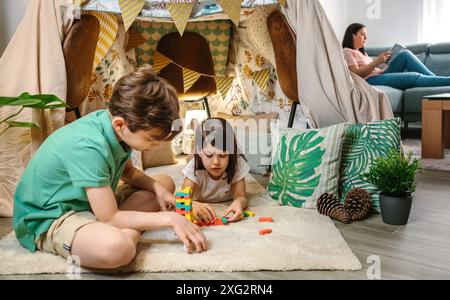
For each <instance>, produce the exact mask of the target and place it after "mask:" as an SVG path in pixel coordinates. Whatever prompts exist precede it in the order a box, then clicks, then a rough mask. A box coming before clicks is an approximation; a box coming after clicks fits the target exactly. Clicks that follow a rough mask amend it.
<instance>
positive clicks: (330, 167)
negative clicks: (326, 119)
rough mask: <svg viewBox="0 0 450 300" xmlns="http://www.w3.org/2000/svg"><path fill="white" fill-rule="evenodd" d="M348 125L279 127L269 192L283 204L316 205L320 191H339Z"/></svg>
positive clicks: (296, 205)
mask: <svg viewBox="0 0 450 300" xmlns="http://www.w3.org/2000/svg"><path fill="white" fill-rule="evenodd" d="M346 127H347V124H339V125H334V126H330V127H327V128H322V129H303V130H298V129H280V130H279V138H278V144H277V146H276V148H277V149H276V150H275V151H276V154H275V157H274V161H273V170H272V175H271V177H270V181H269V185H268V187H267V188H268V192H269V195H270V196H271V197H272V198H273V199H274V200H276V201H278V202H279V203H280V204H281V205H291V206H294V207H302V208H316V206H317V199H318V198H319V197H320V195H322V194H323V193H331V194H337V192H338V183H339V164H340V159H341V150H342V144H343V140H344V136H345V129H346ZM274 136H275V135H274Z"/></svg>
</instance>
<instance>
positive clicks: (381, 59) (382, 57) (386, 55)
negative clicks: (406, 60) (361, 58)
mask: <svg viewBox="0 0 450 300" xmlns="http://www.w3.org/2000/svg"><path fill="white" fill-rule="evenodd" d="M391 56H392V53H391V52H389V51H385V52H382V53H380V55H378V57H377V58H376V59H377V62H378V63H379V64H383V63H385V62H387V61H388V59H389V58H390V57H391Z"/></svg>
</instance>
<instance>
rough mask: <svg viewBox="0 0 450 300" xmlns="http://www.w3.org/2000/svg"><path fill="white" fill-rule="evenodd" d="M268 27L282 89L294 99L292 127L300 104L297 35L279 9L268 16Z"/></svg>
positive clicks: (290, 120)
mask: <svg viewBox="0 0 450 300" xmlns="http://www.w3.org/2000/svg"><path fill="white" fill-rule="evenodd" d="M267 27H268V28H269V35H270V38H271V40H272V44H273V48H274V52H275V62H276V64H277V66H276V69H277V73H278V79H279V82H280V86H281V89H282V90H283V92H284V94H285V95H286V96H287V97H288V98H289V99H291V100H292V101H294V103H293V104H292V108H291V113H290V116H289V122H288V127H289V128H292V125H293V124H294V117H295V112H296V110H297V105H298V104H299V97H298V86H297V61H296V57H297V54H296V53H297V52H296V36H295V33H294V31H293V30H292V28H291V27H290V26H289V23H288V21H287V20H286V17H285V16H284V15H283V14H282V13H281V12H280V11H278V10H277V11H274V12H273V13H271V14H270V15H269V17H268V18H267Z"/></svg>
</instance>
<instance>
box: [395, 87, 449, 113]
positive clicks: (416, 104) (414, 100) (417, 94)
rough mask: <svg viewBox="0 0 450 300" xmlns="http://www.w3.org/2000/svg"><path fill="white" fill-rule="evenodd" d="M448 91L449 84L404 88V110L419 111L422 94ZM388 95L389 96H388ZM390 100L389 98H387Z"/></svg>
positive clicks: (409, 111)
mask: <svg viewBox="0 0 450 300" xmlns="http://www.w3.org/2000/svg"><path fill="white" fill-rule="evenodd" d="M444 93H450V86H438V87H417V88H411V89H407V90H405V92H404V93H403V102H404V110H405V111H404V112H405V113H421V111H422V99H423V97H424V96H428V95H435V94H444ZM388 97H389V96H388ZM389 100H390V99H389Z"/></svg>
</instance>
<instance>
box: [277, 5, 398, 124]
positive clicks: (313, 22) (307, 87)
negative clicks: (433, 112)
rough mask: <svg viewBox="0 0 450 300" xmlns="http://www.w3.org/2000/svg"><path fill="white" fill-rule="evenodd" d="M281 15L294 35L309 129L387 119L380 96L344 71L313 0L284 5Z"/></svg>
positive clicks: (325, 20) (387, 106)
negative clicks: (295, 35)
mask: <svg viewBox="0 0 450 300" xmlns="http://www.w3.org/2000/svg"><path fill="white" fill-rule="evenodd" d="M284 13H285V14H286V16H287V19H288V21H289V23H290V25H291V27H292V28H293V29H294V31H295V32H296V33H297V77H298V78H297V79H298V86H299V97H300V104H301V105H302V109H303V112H304V114H305V117H306V118H307V119H308V123H309V124H310V125H311V126H312V127H315V128H322V127H327V126H329V125H333V124H337V123H342V122H352V123H365V122H371V121H376V120H382V119H389V118H393V113H392V108H391V105H390V103H389V101H388V99H387V97H386V95H385V94H384V93H383V92H382V91H380V90H377V89H375V88H373V87H372V86H370V85H369V84H368V83H367V82H366V81H365V80H364V79H363V78H361V77H359V76H358V75H356V74H354V73H352V72H350V71H349V70H348V67H347V64H346V62H345V60H344V57H343V55H342V47H341V44H340V42H339V41H338V39H337V37H336V34H335V33H334V30H333V28H332V26H331V25H330V22H329V20H328V18H327V16H326V14H325V12H324V10H323V8H322V6H321V5H320V3H319V1H318V0H300V1H299V0H287V8H286V9H285V11H284Z"/></svg>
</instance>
